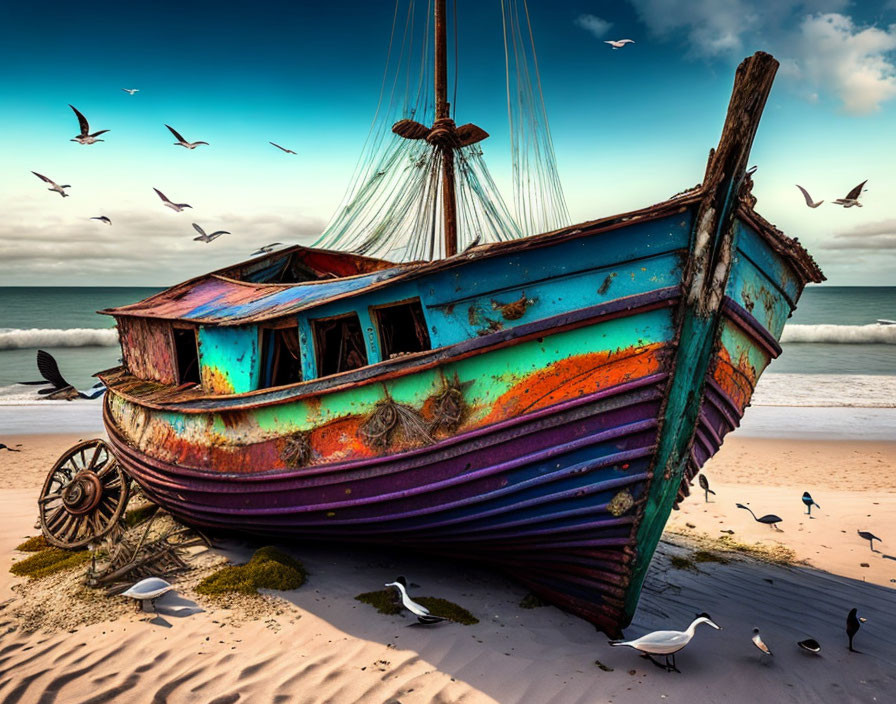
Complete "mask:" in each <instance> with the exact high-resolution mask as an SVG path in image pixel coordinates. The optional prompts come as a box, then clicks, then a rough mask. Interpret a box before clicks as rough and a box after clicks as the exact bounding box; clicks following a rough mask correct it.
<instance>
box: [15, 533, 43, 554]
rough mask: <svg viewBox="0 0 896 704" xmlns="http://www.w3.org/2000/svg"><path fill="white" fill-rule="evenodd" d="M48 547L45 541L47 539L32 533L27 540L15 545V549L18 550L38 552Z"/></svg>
mask: <svg viewBox="0 0 896 704" xmlns="http://www.w3.org/2000/svg"><path fill="white" fill-rule="evenodd" d="M49 547H50V544H49V543H48V542H47V539H46V538H45V537H44V536H43V534H41V535H32V536H31V537H30V538H28V540H26V541H25V542H24V543H21V544H20V545H16V550H18V551H19V552H40V551H41V550H46V549H47V548H49Z"/></svg>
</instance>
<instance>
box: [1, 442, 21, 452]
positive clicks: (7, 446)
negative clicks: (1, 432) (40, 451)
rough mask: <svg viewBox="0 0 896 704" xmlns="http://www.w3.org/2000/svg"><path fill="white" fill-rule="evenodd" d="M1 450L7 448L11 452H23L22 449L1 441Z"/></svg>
mask: <svg viewBox="0 0 896 704" xmlns="http://www.w3.org/2000/svg"><path fill="white" fill-rule="evenodd" d="M0 450H7V451H9V452H21V450H17V449H15V448H14V447H10V446H9V445H4V444H3V443H2V442H0Z"/></svg>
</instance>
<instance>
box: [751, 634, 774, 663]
mask: <svg viewBox="0 0 896 704" xmlns="http://www.w3.org/2000/svg"><path fill="white" fill-rule="evenodd" d="M752 640H753V645H755V646H756V647H757V648H759V650H760V651H761V652H763V653H765V654H766V655H768V656H771V654H772V651H771V650H769V649H768V646H767V645H766V644H765V643H763V642H762V637H761V636H760V635H759V629H758V628H754V629H753V638H752ZM759 657H762V656H761V655H760V656H759Z"/></svg>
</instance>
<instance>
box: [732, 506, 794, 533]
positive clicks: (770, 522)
mask: <svg viewBox="0 0 896 704" xmlns="http://www.w3.org/2000/svg"><path fill="white" fill-rule="evenodd" d="M737 507H738V508H742V509H746V510H747V511H749V512H750V515H752V516H753V518H754V519H755V520H756V521H758V522H759V523H765V525H767V526H771V527H772V528H774V529H775V530H781V529H780V528H778V523H780V522H781V521H782V520H783V519H782V518H781V517H780V516H776V515H775V514H773V513H767V514H765V515H764V516H760V517H759V518H756V514H755V513H753V510H752V509H751V508H750V507H749V506H744V505H743V504H737Z"/></svg>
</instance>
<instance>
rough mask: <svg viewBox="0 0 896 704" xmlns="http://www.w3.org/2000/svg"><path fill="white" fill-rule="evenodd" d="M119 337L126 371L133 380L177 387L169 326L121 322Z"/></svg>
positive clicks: (131, 320)
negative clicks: (134, 377)
mask: <svg viewBox="0 0 896 704" xmlns="http://www.w3.org/2000/svg"><path fill="white" fill-rule="evenodd" d="M118 336H119V339H120V340H121V351H122V355H123V359H124V364H125V367H127V369H128V370H129V371H130V372H131V373H132V374H133V375H134V376H136V377H138V378H140V379H146V380H152V381H157V382H160V383H162V384H176V383H177V377H176V376H175V375H176V365H175V356H174V346H173V343H172V340H171V325H170V323H167V322H165V321H161V320H146V319H141V318H120V319H119V320H118Z"/></svg>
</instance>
